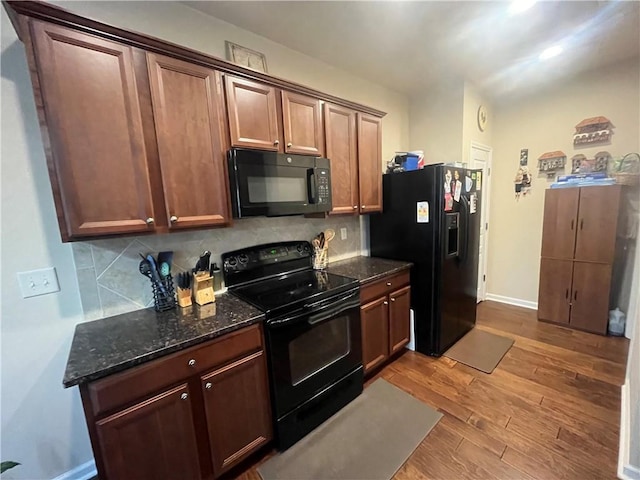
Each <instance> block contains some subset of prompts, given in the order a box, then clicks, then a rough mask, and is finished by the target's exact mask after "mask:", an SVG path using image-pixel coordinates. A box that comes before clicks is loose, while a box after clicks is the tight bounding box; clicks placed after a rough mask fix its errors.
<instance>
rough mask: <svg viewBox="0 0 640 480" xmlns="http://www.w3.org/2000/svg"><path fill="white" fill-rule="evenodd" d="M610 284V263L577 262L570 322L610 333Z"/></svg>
mask: <svg viewBox="0 0 640 480" xmlns="http://www.w3.org/2000/svg"><path fill="white" fill-rule="evenodd" d="M589 188H591V187H589ZM610 288H611V265H610V264H604V263H587V262H574V263H573V292H572V297H571V320H570V322H569V323H570V325H571V326H572V327H575V328H579V329H581V330H587V331H589V332H594V333H600V334H605V333H607V323H608V320H609V293H610V292H609V290H610Z"/></svg>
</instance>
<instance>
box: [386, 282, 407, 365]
mask: <svg viewBox="0 0 640 480" xmlns="http://www.w3.org/2000/svg"><path fill="white" fill-rule="evenodd" d="M410 315H411V287H410V286H406V287H404V288H401V289H400V290H396V291H395V292H392V293H390V294H389V354H390V355H393V354H394V353H396V352H397V351H399V350H401V349H402V348H404V346H405V345H407V344H408V343H409V340H410V336H411V318H410Z"/></svg>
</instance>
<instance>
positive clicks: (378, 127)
mask: <svg viewBox="0 0 640 480" xmlns="http://www.w3.org/2000/svg"><path fill="white" fill-rule="evenodd" d="M358 177H359V178H358V184H359V190H360V213H371V212H381V211H382V121H381V120H380V119H379V118H377V117H373V116H371V115H365V114H363V113H358Z"/></svg>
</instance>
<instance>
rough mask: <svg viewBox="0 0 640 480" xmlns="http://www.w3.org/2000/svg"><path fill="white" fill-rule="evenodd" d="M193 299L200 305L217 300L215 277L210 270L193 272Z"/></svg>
mask: <svg viewBox="0 0 640 480" xmlns="http://www.w3.org/2000/svg"><path fill="white" fill-rule="evenodd" d="M193 300H194V302H196V303H197V304H198V305H206V304H208V303H212V302H215V301H216V297H215V295H214V293H213V277H212V276H211V275H209V273H208V272H202V273H194V274H193Z"/></svg>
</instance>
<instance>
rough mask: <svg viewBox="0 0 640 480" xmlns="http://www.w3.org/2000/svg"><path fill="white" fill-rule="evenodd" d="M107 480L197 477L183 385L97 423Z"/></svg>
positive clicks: (186, 391) (189, 410)
mask: <svg viewBox="0 0 640 480" xmlns="http://www.w3.org/2000/svg"><path fill="white" fill-rule="evenodd" d="M96 430H97V433H98V438H99V440H100V447H101V448H100V449H101V452H102V456H103V458H105V459H107V461H105V469H106V475H107V477H108V478H115V479H126V478H135V479H137V480H145V479H149V480H155V479H158V478H180V479H185V480H187V479H194V480H195V479H198V478H200V464H199V461H198V449H197V443H196V435H195V429H194V426H193V416H192V408H191V396H190V394H189V388H188V386H187V384H186V383H185V384H182V385H179V386H177V387H175V388H172V389H170V390H167V391H166V392H163V393H160V394H158V395H156V396H154V397H152V398H150V399H148V400H145V401H143V402H140V403H138V404H135V405H133V406H132V407H129V408H127V409H126V410H123V411H121V412H118V413H115V414H113V415H111V416H109V417H107V418H104V419H102V420H100V421H98V422H97V424H96Z"/></svg>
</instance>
